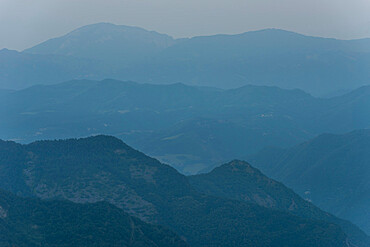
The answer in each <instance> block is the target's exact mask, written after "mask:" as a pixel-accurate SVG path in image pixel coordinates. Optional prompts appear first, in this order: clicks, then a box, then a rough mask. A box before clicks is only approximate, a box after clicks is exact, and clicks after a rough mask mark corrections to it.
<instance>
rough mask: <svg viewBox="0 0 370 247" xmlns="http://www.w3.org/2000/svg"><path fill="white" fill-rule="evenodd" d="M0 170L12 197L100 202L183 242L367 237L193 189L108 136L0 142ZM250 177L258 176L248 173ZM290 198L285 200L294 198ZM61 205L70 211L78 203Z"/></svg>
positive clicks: (363, 240) (303, 242)
mask: <svg viewBox="0 0 370 247" xmlns="http://www.w3.org/2000/svg"><path fill="white" fill-rule="evenodd" d="M0 170H1V171H2V172H1V174H0V176H1V179H0V188H2V189H5V190H8V191H11V192H13V193H16V194H17V195H18V196H30V197H39V198H42V199H44V200H51V199H53V200H55V199H59V200H60V199H67V200H69V201H72V202H74V203H82V204H86V203H98V202H100V201H106V202H109V203H111V204H113V205H115V206H117V207H118V208H122V209H124V210H125V211H126V212H127V213H129V214H131V215H133V216H137V217H139V218H140V219H141V220H144V221H146V222H150V223H156V224H160V225H163V226H165V227H168V228H170V229H171V230H172V231H174V232H175V233H176V234H178V235H179V236H181V237H182V238H183V239H184V240H185V241H186V242H188V243H189V244H190V245H191V246H204V245H208V246H235V245H238V246H240V245H251V246H333V247H334V246H335V247H340V246H355V245H356V246H364V247H365V246H368V244H369V242H368V241H369V239H368V237H367V236H366V235H365V234H364V233H363V232H361V231H360V230H359V229H358V228H356V227H355V226H353V225H351V224H350V223H348V222H347V223H346V224H347V225H348V226H349V228H344V227H340V226H338V225H337V223H335V222H333V221H331V220H329V221H328V218H322V217H321V216H320V215H317V216H316V218H315V217H307V216H304V215H301V216H297V215H294V214H291V213H290V212H287V210H277V209H274V208H271V207H266V205H265V206H260V205H258V203H255V202H245V201H241V200H231V199H228V198H222V197H217V196H212V195H207V194H204V193H201V192H198V191H197V190H198V189H196V188H194V187H192V185H191V184H192V183H191V182H189V178H187V177H185V176H183V175H181V174H179V173H178V172H176V170H174V169H173V168H171V167H169V166H167V165H164V164H161V163H160V162H158V161H157V160H155V159H152V158H150V157H148V156H146V155H144V154H143V153H140V152H138V151H136V150H134V149H132V148H131V147H129V146H127V145H126V144H124V143H123V142H122V141H120V140H119V139H117V138H114V137H109V136H95V137H89V138H83V139H69V140H59V141H38V142H34V143H31V144H28V145H21V144H17V143H15V142H9V141H8V142H5V141H1V142H0ZM256 177H257V179H258V178H259V177H261V175H260V174H257V173H256ZM266 179H267V178H266ZM271 181H272V180H271ZM255 186H259V185H258V184H256V185H255ZM278 187H280V188H281V189H282V190H283V192H281V194H289V196H293V197H294V196H296V195H294V193H292V192H291V191H289V190H287V189H286V188H285V187H284V186H281V185H279V186H278ZM265 188H266V189H267V188H268V186H267V187H265ZM286 191H287V192H286ZM274 197H275V198H277V197H279V195H278V194H275V195H274ZM293 197H292V198H291V200H292V202H293V200H296V198H293ZM262 199H263V198H262ZM36 202H39V203H40V204H42V203H41V202H40V201H36ZM45 203H49V202H45ZM53 203H54V202H52V203H49V204H50V205H52V204H53ZM301 203H302V199H297V208H299V207H301ZM259 204H260V203H259ZM0 205H1V204H0ZM23 205H24V204H23ZM55 205H58V203H55ZM68 205H70V206H71V210H72V208H73V207H78V206H73V207H72V205H74V204H67V207H68ZM87 205H91V206H80V207H82V208H83V207H92V208H93V207H98V206H99V205H100V206H103V205H106V204H99V203H98V204H87ZM94 205H95V206H94ZM306 205H309V207H308V208H307V209H304V208H301V209H300V210H303V211H306V212H309V211H310V210H311V209H310V207H311V208H313V209H314V210H313V214H314V212H315V210H316V212H319V213H321V214H322V215H326V216H325V217H332V218H335V217H333V216H329V215H328V214H325V213H324V212H322V211H320V210H319V209H315V208H314V206H313V205H311V204H309V203H306ZM106 207H108V206H107V205H106ZM303 207H306V206H303ZM52 209H53V208H52ZM52 209H50V210H52ZM4 210H7V208H6V206H4ZM4 210H3V211H4ZM97 210H100V209H97ZM114 210H117V209H115V207H114ZM114 210H113V211H114ZM66 211H68V210H67V209H66ZM4 212H6V211H4ZM92 212H93V211H92ZM50 213H51V212H50ZM99 214H100V212H99ZM297 214H299V213H298V211H297ZM9 215H10V214H9ZM113 215H114V214H112V215H111V216H113ZM31 216H32V215H31ZM109 217H110V215H109ZM31 219H33V218H31ZM26 220H27V218H26ZM338 221H340V220H339V219H338ZM0 222H1V221H0ZM346 235H347V236H348V238H347V236H346ZM174 239H175V238H172V240H174Z"/></svg>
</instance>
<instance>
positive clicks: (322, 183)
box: [246, 98, 370, 234]
mask: <svg viewBox="0 0 370 247" xmlns="http://www.w3.org/2000/svg"><path fill="white" fill-rule="evenodd" d="M366 100H369V99H368V98H367V99H366ZM353 103H355V102H353ZM353 114H354V115H356V114H357V113H356V112H354V113H353ZM356 121H357V120H356ZM246 159H247V160H248V161H250V162H251V163H252V164H254V165H255V166H256V167H257V168H259V169H261V171H263V172H264V173H266V174H267V175H268V176H270V177H272V178H274V179H276V180H278V181H281V182H283V183H284V184H286V185H287V186H289V187H290V188H292V189H294V191H296V192H297V193H298V194H299V195H301V196H302V197H303V198H305V199H307V200H310V201H312V202H313V203H314V204H315V205H317V206H319V207H320V208H322V209H324V210H326V211H328V212H330V213H332V214H334V215H337V216H338V217H341V218H344V219H348V220H350V221H352V222H353V223H355V224H357V225H358V226H360V227H361V228H362V229H364V230H365V232H367V233H368V234H369V233H370V220H369V219H370V179H369V178H370V165H369V164H370V130H369V129H365V130H357V131H353V132H350V133H347V134H342V135H333V134H323V135H320V136H318V137H316V138H314V139H312V140H309V141H307V142H304V143H302V144H299V145H297V146H294V147H292V148H288V149H282V148H267V149H264V150H262V151H261V152H258V153H257V154H255V155H250V156H249V157H247V158H246Z"/></svg>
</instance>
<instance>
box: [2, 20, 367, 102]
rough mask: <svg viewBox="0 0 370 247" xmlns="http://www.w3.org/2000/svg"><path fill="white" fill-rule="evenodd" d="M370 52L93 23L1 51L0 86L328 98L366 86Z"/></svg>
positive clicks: (300, 38)
mask: <svg viewBox="0 0 370 247" xmlns="http://www.w3.org/2000/svg"><path fill="white" fill-rule="evenodd" d="M369 47H370V39H360V40H348V41H345V40H336V39H328V38H319V37H310V36H304V35H301V34H297V33H293V32H289V31H284V30H278V29H266V30H260V31H253V32H247V33H242V34H236V35H221V34H220V35H214V36H200V37H193V38H185V39H174V38H172V37H170V36H168V35H165V34H159V33H157V32H153V31H147V30H144V29H142V28H137V27H129V26H123V25H113V24H109V23H98V24H92V25H88V26H84V27H81V28H79V29H76V30H74V31H72V32H70V33H68V34H66V35H64V36H61V37H58V38H53V39H50V40H47V41H45V42H43V43H41V44H38V45H36V46H34V47H31V48H29V49H26V50H25V51H22V52H16V51H8V50H2V51H0V72H1V73H0V88H7V89H20V88H25V87H28V86H32V85H35V84H39V83H42V84H50V83H56V82H61V81H66V80H72V79H83V78H84V79H94V80H101V79H105V78H108V77H109V78H115V79H120V80H133V81H139V82H146V83H161V84H163V83H165V84H168V83H175V82H182V83H186V84H190V85H196V86H213V87H220V88H228V89H230V88H235V87H241V86H244V85H247V84H254V85H269V86H278V87H282V88H287V89H294V88H299V89H302V90H305V91H307V92H309V93H312V94H314V95H320V96H323V95H333V94H338V93H340V92H343V91H348V90H353V89H355V88H357V87H360V86H363V85H368V84H369V81H370V72H369V69H368V68H369V67H370V48H369ZM31 68H32V69H31Z"/></svg>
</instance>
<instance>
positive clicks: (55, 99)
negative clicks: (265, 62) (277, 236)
mask: <svg viewBox="0 0 370 247" xmlns="http://www.w3.org/2000/svg"><path fill="white" fill-rule="evenodd" d="M0 94H2V97H1V98H0V117H1V121H0V137H1V138H2V139H10V140H18V141H20V142H22V143H29V142H31V141H35V140H40V139H55V138H70V137H84V136H89V135H94V134H109V135H114V136H116V137H119V138H121V139H122V140H124V141H125V142H127V143H128V144H130V145H131V146H134V147H136V148H138V149H140V150H141V151H143V152H145V153H148V154H149V155H151V156H154V157H156V158H158V159H160V160H161V161H163V162H165V163H169V164H171V165H173V166H174V167H176V169H178V170H179V171H181V172H182V173H185V174H194V173H197V172H199V171H201V170H204V169H206V170H207V169H208V170H209V168H210V167H214V166H215V165H216V164H221V163H223V162H226V161H228V160H232V159H235V158H244V157H245V156H246V155H248V154H252V153H255V152H258V151H259V150H261V149H263V148H265V147H268V146H277V147H284V148H286V147H290V146H293V145H296V144H299V143H301V142H304V141H306V140H308V139H310V138H313V137H315V136H316V135H319V134H321V133H324V132H331V133H345V132H349V131H352V130H355V129H363V128H369V127H370V125H369V123H370V112H369V111H368V109H369V108H370V87H362V88H359V89H357V90H354V91H352V92H350V93H348V94H345V95H343V96H338V97H333V98H329V99H322V98H316V97H313V96H311V95H309V94H307V93H305V92H303V91H301V90H285V89H280V88H276V87H267V86H251V85H249V86H244V87H242V88H238V89H230V90H223V89H217V88H208V87H193V86H186V85H184V84H171V85H151V84H139V83H135V82H122V81H115V80H103V81H86V80H82V81H69V82H65V83H61V84H56V85H49V86H34V87H31V88H28V89H24V90H18V91H11V90H3V91H0Z"/></svg>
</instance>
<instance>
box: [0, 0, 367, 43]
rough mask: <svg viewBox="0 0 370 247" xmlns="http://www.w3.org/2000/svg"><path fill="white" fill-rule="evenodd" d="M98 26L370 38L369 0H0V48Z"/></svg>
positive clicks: (175, 33) (184, 33) (186, 33)
mask: <svg viewBox="0 0 370 247" xmlns="http://www.w3.org/2000/svg"><path fill="white" fill-rule="evenodd" d="M96 22H112V23H115V24H124V25H133V26H140V27H143V28H146V29H149V30H155V31H158V32H161V33H167V34H169V35H172V36H174V37H190V36H196V35H209V34H216V33H230V34H232V33H241V32H245V31H249V30H256V29H262V28H271V27H275V28H282V29H287V30H291V31H296V32H300V33H303V34H309V35H316V36H325V37H335V38H341V39H352V38H363V37H370V0H104V1H103V0H0V49H1V48H4V47H6V48H9V49H17V50H22V49H24V48H28V47H30V46H33V45H35V44H37V43H39V42H42V41H44V40H46V39H49V38H52V37H56V36H60V35H63V34H65V33H67V32H69V31H71V30H73V29H75V28H77V27H80V26H83V25H87V24H92V23H96Z"/></svg>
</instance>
